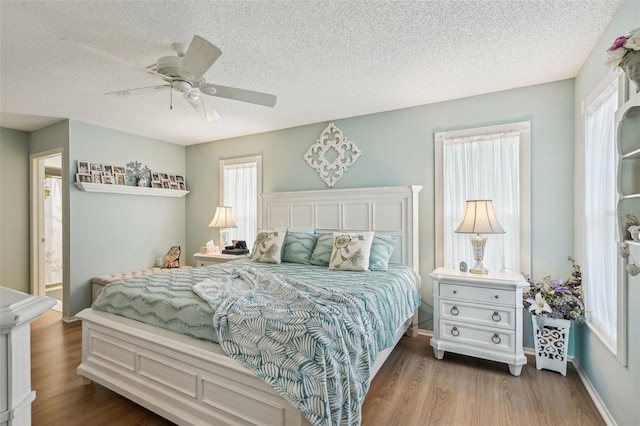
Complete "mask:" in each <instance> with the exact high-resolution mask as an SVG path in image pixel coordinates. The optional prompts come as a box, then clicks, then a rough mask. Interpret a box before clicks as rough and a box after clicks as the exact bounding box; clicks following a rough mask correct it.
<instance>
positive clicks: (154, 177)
mask: <svg viewBox="0 0 640 426" xmlns="http://www.w3.org/2000/svg"><path fill="white" fill-rule="evenodd" d="M151 182H160V173H159V172H157V171H154V170H151Z"/></svg>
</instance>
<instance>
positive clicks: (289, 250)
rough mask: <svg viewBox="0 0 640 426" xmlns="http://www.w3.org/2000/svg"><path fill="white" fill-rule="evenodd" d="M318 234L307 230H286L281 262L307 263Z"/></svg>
mask: <svg viewBox="0 0 640 426" xmlns="http://www.w3.org/2000/svg"><path fill="white" fill-rule="evenodd" d="M317 241H318V236H317V235H315V234H310V233H307V232H291V231H289V232H287V236H286V237H285V239H284V252H283V253H282V261H283V262H291V263H303V264H305V265H308V264H309V259H311V255H312V254H313V249H314V248H315V247H316V242H317Z"/></svg>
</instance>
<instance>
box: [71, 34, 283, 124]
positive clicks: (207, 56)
mask: <svg viewBox="0 0 640 426" xmlns="http://www.w3.org/2000/svg"><path fill="white" fill-rule="evenodd" d="M60 41H62V42H65V43H69V44H70V45H72V46H75V47H79V48H81V49H83V50H86V51H88V52H91V53H93V54H94V55H98V56H100V57H102V58H106V59H109V60H111V61H114V62H117V63H119V64H121V65H125V66H128V67H131V68H134V69H137V70H139V71H144V72H146V73H148V74H151V75H153V76H155V77H159V78H160V79H162V80H163V81H164V84H162V85H158V86H151V87H140V88H136V89H125V90H118V91H115V92H108V93H105V94H106V95H113V96H119V97H128V96H130V95H136V94H145V93H153V92H156V91H158V90H162V89H174V90H175V91H176V92H178V93H182V95H183V97H184V98H185V99H186V100H187V102H189V104H190V105H191V106H192V107H193V109H195V110H196V112H197V113H198V114H199V115H200V116H201V117H202V118H203V119H204V120H206V121H213V120H217V119H220V114H218V113H217V112H216V111H215V110H214V109H213V107H212V106H211V105H210V104H209V102H208V101H206V100H205V99H204V97H203V96H202V95H207V96H215V97H219V98H225V99H231V100H236V101H240V102H247V103H251V104H255V105H262V106H267V107H273V106H275V104H276V101H277V98H276V96H274V95H270V94H267V93H261V92H254V91H252V90H245V89H238V88H235V87H228V86H221V85H214V84H210V83H207V82H206V81H205V79H204V77H203V76H204V74H205V73H206V72H207V71H208V70H209V68H211V66H212V65H213V64H214V63H215V62H216V61H217V60H218V58H219V57H220V55H222V51H221V50H220V49H218V48H217V47H216V46H214V45H213V44H212V43H210V42H209V41H207V40H205V39H204V38H202V37H200V36H197V35H196V36H193V39H192V40H191V43H190V44H189V46H188V47H187V45H186V44H184V43H174V44H173V45H172V46H173V49H174V50H175V51H176V56H163V57H161V58H160V59H158V61H157V62H156V63H155V64H153V65H151V66H149V67H146V68H144V67H139V66H137V65H133V64H130V63H128V62H127V61H125V60H124V59H121V58H119V57H117V56H115V55H112V54H110V53H106V52H102V51H101V50H98V49H96V48H94V47H91V46H87V45H85V44H82V43H79V42H76V41H73V40H69V39H64V38H61V39H60Z"/></svg>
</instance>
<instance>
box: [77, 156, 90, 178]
mask: <svg viewBox="0 0 640 426" xmlns="http://www.w3.org/2000/svg"><path fill="white" fill-rule="evenodd" d="M78 174H83V175H84V174H89V162H88V161H81V160H78ZM78 182H79V181H78Z"/></svg>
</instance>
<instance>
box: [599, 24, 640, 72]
mask: <svg viewBox="0 0 640 426" xmlns="http://www.w3.org/2000/svg"><path fill="white" fill-rule="evenodd" d="M631 52H640V27H638V28H634V29H633V30H631V33H630V34H629V35H628V36H620V37H618V38H616V39H615V40H614V42H613V44H612V45H611V47H610V48H609V49H607V65H610V66H614V67H622V69H625V62H624V60H625V56H627V55H628V54H629V53H631Z"/></svg>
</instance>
